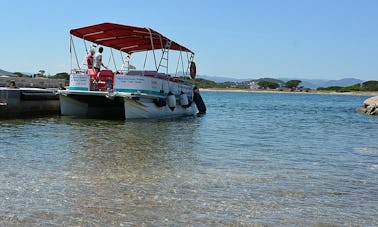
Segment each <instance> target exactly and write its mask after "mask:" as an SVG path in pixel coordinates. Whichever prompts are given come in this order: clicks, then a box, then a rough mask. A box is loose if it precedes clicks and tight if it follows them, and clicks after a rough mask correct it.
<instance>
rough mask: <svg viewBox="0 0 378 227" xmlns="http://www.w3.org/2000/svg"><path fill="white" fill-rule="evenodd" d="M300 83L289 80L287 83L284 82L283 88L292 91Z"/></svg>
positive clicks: (299, 81)
mask: <svg viewBox="0 0 378 227" xmlns="http://www.w3.org/2000/svg"><path fill="white" fill-rule="evenodd" d="M300 83H302V81H301V80H289V81H287V82H286V84H285V86H286V87H287V88H290V89H292V90H296V89H297V87H298V85H299V84H300Z"/></svg>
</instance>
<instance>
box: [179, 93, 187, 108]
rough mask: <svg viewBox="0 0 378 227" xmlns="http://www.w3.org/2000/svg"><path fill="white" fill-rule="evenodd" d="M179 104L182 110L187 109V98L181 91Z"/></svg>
mask: <svg viewBox="0 0 378 227" xmlns="http://www.w3.org/2000/svg"><path fill="white" fill-rule="evenodd" d="M180 104H181V106H182V107H184V108H187V107H189V100H188V96H187V95H186V94H185V93H184V92H183V91H181V94H180Z"/></svg>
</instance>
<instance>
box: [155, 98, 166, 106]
mask: <svg viewBox="0 0 378 227" xmlns="http://www.w3.org/2000/svg"><path fill="white" fill-rule="evenodd" d="M153 102H154V103H155V105H156V106H157V107H163V106H166V105H167V101H166V100H165V99H162V98H158V99H154V100H153Z"/></svg>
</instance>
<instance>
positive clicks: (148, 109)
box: [125, 98, 197, 119]
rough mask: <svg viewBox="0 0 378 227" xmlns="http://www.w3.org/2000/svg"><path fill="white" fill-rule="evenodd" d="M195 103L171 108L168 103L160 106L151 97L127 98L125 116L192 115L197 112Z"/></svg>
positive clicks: (160, 116) (163, 116)
mask: <svg viewBox="0 0 378 227" xmlns="http://www.w3.org/2000/svg"><path fill="white" fill-rule="evenodd" d="M196 111H197V109H196V107H195V106H194V104H191V105H189V106H187V107H183V106H178V105H177V106H175V108H169V107H168V105H165V106H162V107H159V106H157V105H156V104H155V103H153V101H152V100H151V99H141V100H134V99H130V98H125V118H126V119H143V118H144V119H148V118H171V117H180V116H190V115H194V114H195V113H196Z"/></svg>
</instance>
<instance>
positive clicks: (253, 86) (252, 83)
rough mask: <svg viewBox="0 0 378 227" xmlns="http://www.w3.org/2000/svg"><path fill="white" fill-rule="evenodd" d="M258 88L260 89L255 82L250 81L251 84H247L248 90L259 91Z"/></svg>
mask: <svg viewBox="0 0 378 227" xmlns="http://www.w3.org/2000/svg"><path fill="white" fill-rule="evenodd" d="M259 87H260V86H259V85H258V84H257V82H256V81H251V82H250V83H249V89H253V90H256V89H259Z"/></svg>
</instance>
